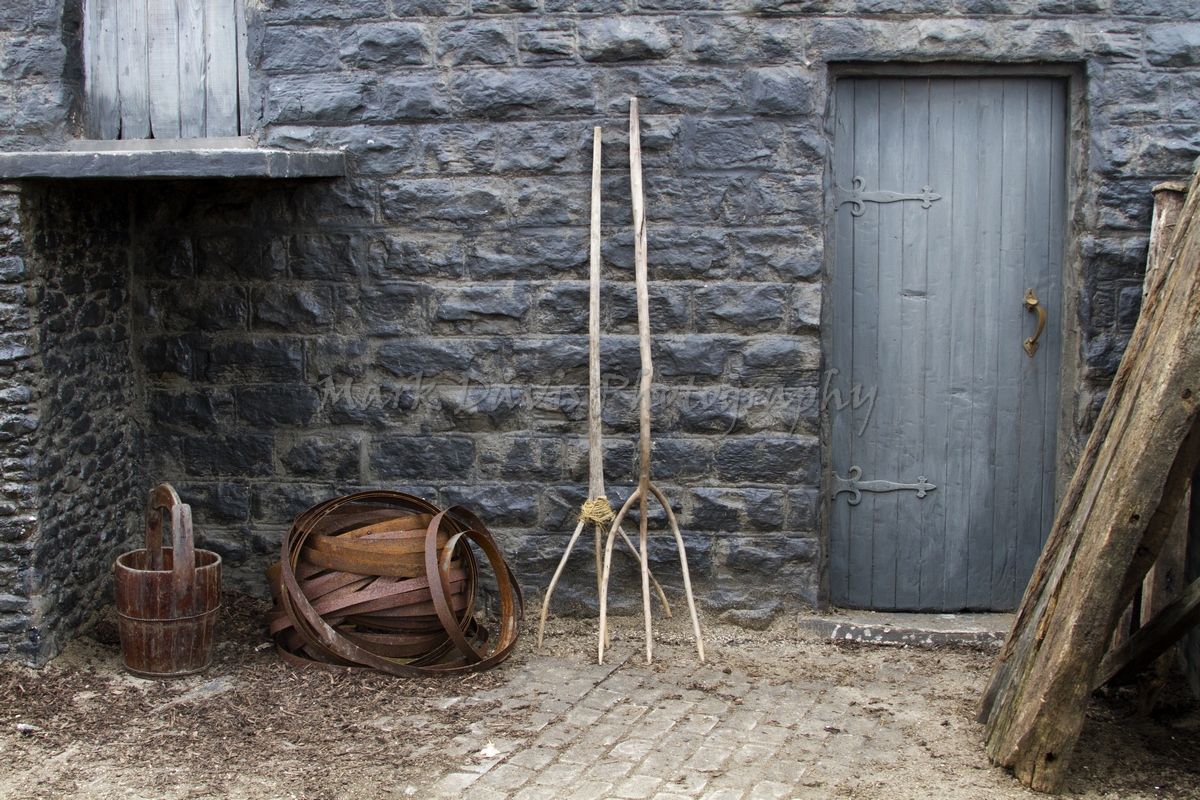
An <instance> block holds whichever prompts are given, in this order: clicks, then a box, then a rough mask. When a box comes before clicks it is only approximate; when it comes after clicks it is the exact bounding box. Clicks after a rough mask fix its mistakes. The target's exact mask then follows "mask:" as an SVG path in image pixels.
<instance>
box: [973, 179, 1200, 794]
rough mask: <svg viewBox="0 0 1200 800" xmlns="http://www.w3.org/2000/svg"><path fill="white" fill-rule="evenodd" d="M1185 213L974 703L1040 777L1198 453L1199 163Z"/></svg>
mask: <svg viewBox="0 0 1200 800" xmlns="http://www.w3.org/2000/svg"><path fill="white" fill-rule="evenodd" d="M1181 220H1183V222H1182V224H1181V227H1180V228H1179V230H1178V231H1177V233H1176V235H1175V237H1174V238H1173V239H1172V243H1171V247H1170V251H1169V257H1168V259H1167V264H1168V266H1167V267H1166V268H1165V269H1164V270H1163V271H1162V276H1161V277H1159V278H1156V283H1155V286H1154V287H1153V288H1152V290H1151V292H1150V294H1149V296H1148V297H1147V300H1146V304H1145V308H1144V310H1143V314H1142V316H1141V318H1140V319H1139V320H1138V324H1137V327H1136V328H1135V330H1134V333H1133V336H1132V337H1131V340H1130V343H1129V345H1128V347H1127V349H1126V352H1125V357H1124V358H1123V359H1122V362H1121V365H1120V367H1119V368H1118V370H1117V375H1116V377H1115V378H1114V381H1113V385H1112V387H1111V388H1110V390H1109V394H1108V398H1107V400H1106V402H1105V404H1104V407H1103V408H1102V409H1101V412H1100V415H1099V418H1098V419H1097V422H1096V426H1095V429H1094V431H1093V434H1092V436H1091V438H1090V439H1089V441H1088V444H1087V447H1086V448H1085V449H1084V452H1083V454H1082V457H1081V459H1080V463H1079V465H1078V467H1077V469H1076V472H1075V475H1074V477H1073V478H1072V480H1071V483H1070V484H1069V485H1068V487H1067V491H1066V493H1065V496H1064V500H1063V503H1062V504H1061V506H1060V509H1059V513H1058V515H1057V517H1056V518H1055V523H1054V528H1053V530H1052V531H1051V535H1050V538H1049V541H1048V543H1047V547H1046V549H1045V551H1044V552H1043V556H1042V558H1041V559H1040V560H1039V562H1038V566H1037V569H1036V570H1035V572H1034V576H1033V579H1032V580H1031V581H1030V585H1029V588H1028V589H1027V591H1026V594H1025V598H1024V599H1023V601H1022V605H1021V609H1020V612H1019V613H1018V616H1017V619H1016V621H1015V623H1014V626H1013V630H1012V632H1011V633H1010V635H1009V637H1008V639H1006V641H1005V646H1004V648H1003V649H1002V651H1001V653H1000V656H999V658H998V660H997V664H996V668H995V670H994V672H993V675H992V679H991V681H990V682H989V685H988V688H987V691H986V692H985V694H984V697H983V701H982V703H981V707H980V717H981V719H982V720H983V721H985V722H986V735H987V750H988V755H989V757H990V758H991V759H992V760H993V761H994V762H995V763H997V764H1000V765H1003V766H1006V767H1010V768H1012V769H1013V770H1014V772H1015V774H1016V775H1017V777H1018V778H1019V779H1020V780H1021V781H1022V782H1024V783H1026V784H1027V785H1030V786H1032V787H1034V788H1036V789H1040V790H1043V791H1056V790H1057V789H1058V788H1059V787H1060V786H1061V784H1062V780H1063V778H1064V776H1065V771H1066V768H1067V765H1068V763H1069V756H1070V751H1071V748H1072V747H1073V745H1074V742H1075V740H1076V739H1077V738H1078V735H1079V731H1080V728H1081V727H1082V724H1083V714H1084V711H1085V709H1086V698H1087V695H1088V693H1089V692H1090V691H1091V688H1092V686H1093V685H1094V680H1095V679H1096V677H1097V670H1098V668H1099V666H1100V661H1101V657H1102V656H1103V655H1104V648H1105V646H1106V644H1107V642H1108V639H1109V637H1110V636H1111V633H1112V630H1113V627H1114V625H1115V624H1116V620H1117V619H1118V617H1119V616H1120V614H1121V612H1122V610H1123V609H1124V608H1125V606H1127V605H1128V603H1129V600H1130V599H1131V598H1132V595H1133V592H1134V590H1135V589H1136V587H1137V585H1138V584H1139V583H1140V582H1141V580H1142V579H1143V577H1144V576H1145V573H1146V571H1147V570H1148V569H1149V567H1150V565H1151V563H1152V562H1153V559H1154V558H1155V557H1156V555H1157V553H1158V551H1159V549H1160V548H1161V546H1162V541H1163V538H1164V537H1165V532H1166V531H1167V530H1168V529H1169V527H1170V525H1171V523H1172V522H1173V520H1174V516H1175V513H1176V511H1177V508H1178V504H1179V502H1180V501H1181V500H1182V498H1183V496H1184V495H1185V494H1186V491H1187V488H1188V486H1189V484H1190V481H1191V477H1192V475H1193V473H1194V471H1195V468H1196V464H1197V461H1198V460H1200V426H1197V425H1196V421H1197V417H1198V416H1200V414H1198V411H1200V403H1198V398H1200V326H1197V325H1196V324H1195V320H1196V319H1198V318H1200V268H1197V266H1198V264H1200V174H1198V175H1197V176H1196V177H1194V178H1193V181H1192V184H1191V188H1190V191H1189V195H1188V200H1187V204H1186V206H1185V209H1184V213H1183V215H1182V217H1181Z"/></svg>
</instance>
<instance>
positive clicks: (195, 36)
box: [175, 0, 217, 139]
mask: <svg viewBox="0 0 1200 800" xmlns="http://www.w3.org/2000/svg"><path fill="white" fill-rule="evenodd" d="M175 15H176V18H177V19H178V20H179V32H178V38H179V59H178V64H179V135H180V136H181V137H183V138H185V139H188V138H196V137H200V136H205V135H207V133H206V131H205V127H204V117H205V106H206V104H207V102H208V100H207V97H208V88H207V82H206V75H207V73H206V71H205V67H204V61H205V49H204V48H205V41H206V36H205V33H204V6H203V4H201V3H195V2H192V0H175ZM216 135H217V134H216V133H214V134H213V136H216Z"/></svg>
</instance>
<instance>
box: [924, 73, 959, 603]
mask: <svg viewBox="0 0 1200 800" xmlns="http://www.w3.org/2000/svg"><path fill="white" fill-rule="evenodd" d="M954 145H955V134H954V82H953V81H950V80H934V81H932V82H931V83H930V86H929V152H930V154H931V157H930V161H929V185H930V186H931V187H932V188H933V190H934V191H935V192H937V193H939V194H940V195H942V199H941V200H940V201H938V202H936V203H934V204H933V205H932V206H931V207H930V208H929V209H928V211H927V226H928V228H927V230H928V242H929V244H928V247H929V254H928V263H929V264H930V265H934V266H932V268H931V269H930V270H929V272H928V275H927V280H926V298H927V299H926V304H925V305H926V316H927V320H928V322H927V324H928V326H929V331H930V334H929V335H930V339H929V352H928V353H927V355H926V364H927V373H926V377H925V398H924V402H925V418H926V420H927V423H926V424H927V428H926V434H925V435H926V441H927V442H928V446H927V447H926V449H925V453H926V461H927V462H928V463H929V464H938V465H940V467H939V471H938V472H937V473H936V474H935V475H927V477H929V478H931V479H932V482H933V483H934V484H936V485H937V486H938V489H937V490H936V491H934V492H931V493H930V494H929V495H928V496H927V497H926V498H925V501H926V502H927V503H928V508H927V510H926V511H925V520H926V524H925V529H924V536H923V537H922V544H921V607H922V608H927V609H930V610H942V609H944V608H946V607H947V600H946V530H947V527H948V526H949V525H950V524H951V520H950V518H949V513H950V512H949V495H948V493H947V492H944V491H942V489H943V488H944V487H945V485H948V484H949V483H950V481H951V480H958V479H959V476H956V475H952V474H951V473H950V472H949V470H948V469H947V468H946V451H947V448H948V445H947V442H948V440H949V437H950V428H949V423H950V405H951V402H952V400H953V391H954V385H953V383H952V379H951V371H950V343H949V342H948V341H946V338H945V336H944V332H945V331H948V330H950V326H951V323H952V320H953V319H954V313H953V309H952V288H953V286H954V275H953V274H952V271H951V270H950V269H949V268H948V266H949V265H952V264H953V263H954V258H955V256H954V250H953V247H954V242H953V239H952V237H951V229H952V225H953V218H954V208H955V206H956V205H957V204H958V198H957V196H956V195H955V181H954V159H953V158H952V153H953V152H954ZM935 154H936V155H935ZM935 336H936V338H935ZM939 478H944V480H941V482H939Z"/></svg>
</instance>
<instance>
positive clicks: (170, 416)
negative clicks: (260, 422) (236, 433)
mask: <svg viewBox="0 0 1200 800" xmlns="http://www.w3.org/2000/svg"><path fill="white" fill-rule="evenodd" d="M146 410H147V413H148V414H149V418H150V421H151V423H152V424H154V425H156V426H166V427H170V428H177V427H187V428H194V429H196V430H199V431H211V430H214V429H215V428H217V427H218V426H219V425H222V424H228V423H229V422H230V421H232V418H233V397H232V395H231V394H230V393H229V392H227V391H225V390H222V389H207V388H204V389H196V388H191V389H184V390H182V391H179V390H168V389H156V388H150V389H148V390H147V393H146Z"/></svg>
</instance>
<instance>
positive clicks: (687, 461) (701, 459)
mask: <svg viewBox="0 0 1200 800" xmlns="http://www.w3.org/2000/svg"><path fill="white" fill-rule="evenodd" d="M713 451H714V445H713V442H712V441H710V440H709V439H707V438H703V437H695V438H686V439H685V438H670V437H665V436H659V437H656V438H655V439H654V442H653V447H652V449H651V453H650V463H651V475H653V476H656V477H657V478H659V479H662V480H665V481H694V480H699V479H702V478H706V477H708V476H709V474H710V473H711V472H712V461H713Z"/></svg>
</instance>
